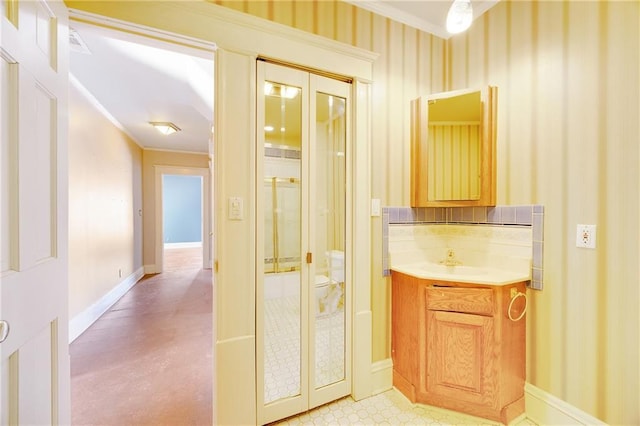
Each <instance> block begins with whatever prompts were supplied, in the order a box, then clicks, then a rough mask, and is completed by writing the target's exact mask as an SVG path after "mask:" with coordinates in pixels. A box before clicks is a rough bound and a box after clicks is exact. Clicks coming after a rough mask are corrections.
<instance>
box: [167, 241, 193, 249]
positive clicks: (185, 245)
mask: <svg viewBox="0 0 640 426" xmlns="http://www.w3.org/2000/svg"><path fill="white" fill-rule="evenodd" d="M197 247H202V241H195V242H192V243H164V248H165V250H166V249H174V248H197Z"/></svg>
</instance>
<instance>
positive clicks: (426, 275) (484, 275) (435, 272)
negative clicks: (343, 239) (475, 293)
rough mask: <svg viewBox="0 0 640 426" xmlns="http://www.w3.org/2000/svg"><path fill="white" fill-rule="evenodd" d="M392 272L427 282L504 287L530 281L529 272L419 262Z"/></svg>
mask: <svg viewBox="0 0 640 426" xmlns="http://www.w3.org/2000/svg"><path fill="white" fill-rule="evenodd" d="M391 270H392V271H396V272H400V273H402V274H406V275H411V276H413V277H416V278H422V279H427V280H442V281H453V282H458V283H469V284H485V285H493V286H504V285H509V284H513V283H518V282H522V281H528V280H530V279H531V275H530V272H523V271H518V270H509V269H497V268H491V267H484V266H482V267H476V266H462V265H457V266H445V265H441V264H437V263H429V262H420V263H412V264H407V265H397V266H392V267H391Z"/></svg>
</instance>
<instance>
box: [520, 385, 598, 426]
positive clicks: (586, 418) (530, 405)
mask: <svg viewBox="0 0 640 426" xmlns="http://www.w3.org/2000/svg"><path fill="white" fill-rule="evenodd" d="M524 397H525V406H526V407H527V408H526V411H527V418H529V419H531V420H532V421H534V422H535V423H537V424H539V425H606V423H604V422H603V421H602V420H598V419H596V418H595V417H593V416H592V415H590V414H587V413H585V412H584V411H582V410H580V409H579V408H576V407H574V406H573V405H571V404H569V403H567V402H565V401H563V400H561V399H560V398H558V397H555V396H553V395H551V394H550V393H548V392H545V391H543V390H542V389H540V388H538V387H536V386H534V385H532V384H531V383H525V385H524Z"/></svg>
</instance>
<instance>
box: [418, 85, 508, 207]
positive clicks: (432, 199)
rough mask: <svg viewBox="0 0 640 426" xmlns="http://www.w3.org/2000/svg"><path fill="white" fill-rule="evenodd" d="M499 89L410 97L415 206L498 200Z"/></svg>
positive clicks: (468, 204)
mask: <svg viewBox="0 0 640 426" xmlns="http://www.w3.org/2000/svg"><path fill="white" fill-rule="evenodd" d="M497 95H498V88H497V87H494V86H489V87H488V88H487V89H483V90H456V91H452V92H444V93H437V94H433V95H428V96H422V97H420V98H418V99H415V100H413V101H412V102H411V206H412V207H434V206H438V207H444V206H493V205H495V204H496V194H495V193H496V172H495V170H496V167H495V164H496V159H495V152H496V148H495V147H496V118H497V100H498V99H497Z"/></svg>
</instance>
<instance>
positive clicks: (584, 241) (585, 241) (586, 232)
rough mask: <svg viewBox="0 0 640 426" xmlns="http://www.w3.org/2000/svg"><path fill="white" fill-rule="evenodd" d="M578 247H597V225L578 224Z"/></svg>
mask: <svg viewBox="0 0 640 426" xmlns="http://www.w3.org/2000/svg"><path fill="white" fill-rule="evenodd" d="M576 247H582V248H591V249H594V248H596V225H581V224H578V227H577V229H576Z"/></svg>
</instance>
